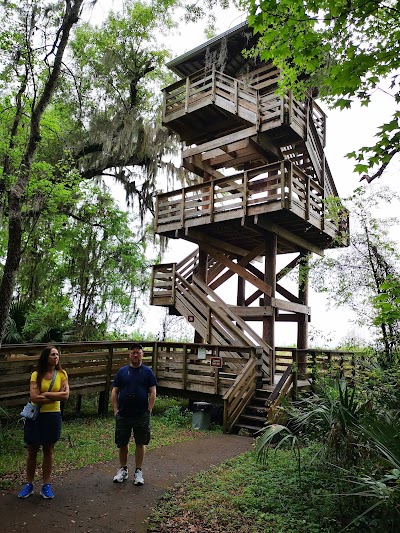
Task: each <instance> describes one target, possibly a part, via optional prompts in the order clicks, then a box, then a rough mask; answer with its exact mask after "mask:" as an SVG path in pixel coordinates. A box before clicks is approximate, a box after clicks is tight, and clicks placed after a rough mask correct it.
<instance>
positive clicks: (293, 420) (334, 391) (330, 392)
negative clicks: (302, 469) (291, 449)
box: [256, 378, 369, 466]
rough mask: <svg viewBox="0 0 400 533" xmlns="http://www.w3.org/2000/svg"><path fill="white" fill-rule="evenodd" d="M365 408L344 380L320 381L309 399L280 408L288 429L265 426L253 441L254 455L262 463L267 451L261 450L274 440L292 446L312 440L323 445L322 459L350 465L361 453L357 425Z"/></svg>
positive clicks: (367, 405) (361, 447) (366, 408)
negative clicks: (283, 411)
mask: <svg viewBox="0 0 400 533" xmlns="http://www.w3.org/2000/svg"><path fill="white" fill-rule="evenodd" d="M368 407H369V402H366V403H364V404H360V403H359V402H358V401H357V399H356V394H355V389H354V388H353V387H351V386H350V385H349V384H348V383H347V381H346V380H344V379H339V378H338V379H334V380H331V379H329V380H328V379H327V380H324V381H321V382H320V383H319V384H318V385H317V387H316V391H315V393H314V394H313V395H312V396H310V397H306V398H304V399H303V400H302V401H300V402H298V403H297V404H296V405H290V404H289V405H287V406H286V407H284V409H285V415H286V417H287V419H288V424H287V425H288V427H290V430H289V429H288V427H286V426H279V425H270V426H267V428H266V429H265V430H264V432H263V434H262V435H261V436H260V437H259V439H258V441H257V445H256V450H257V456H258V458H259V459H260V461H261V462H263V461H265V458H266V455H265V454H266V453H267V452H264V451H263V449H264V448H266V447H268V446H269V445H270V444H271V443H272V442H276V441H277V440H279V441H282V443H284V442H288V441H291V443H292V446H293V445H294V444H293V443H296V444H297V443H298V440H299V439H302V438H307V439H310V438H314V439H316V440H317V441H319V442H320V443H322V444H323V446H322V448H321V450H322V451H323V452H324V453H325V456H326V459H329V460H330V461H331V462H333V463H335V464H338V465H340V466H346V464H354V463H355V462H357V461H358V459H359V458H360V457H361V456H362V455H363V454H364V450H363V443H362V442H361V440H360V432H359V430H358V424H359V422H360V420H361V419H362V417H363V416H364V415H365V413H366V412H367V410H368ZM279 436H280V437H283V438H280V437H279Z"/></svg>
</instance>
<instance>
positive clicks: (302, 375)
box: [275, 347, 359, 392]
mask: <svg viewBox="0 0 400 533" xmlns="http://www.w3.org/2000/svg"><path fill="white" fill-rule="evenodd" d="M358 364H359V362H357V361H356V358H355V354H354V352H348V351H342V350H323V349H315V348H308V349H299V348H280V347H277V348H275V365H276V366H275V373H276V374H277V375H280V374H284V373H285V371H286V369H287V368H288V367H289V366H291V365H293V371H294V372H293V379H294V389H295V392H296V389H297V388H298V383H297V382H298V381H301V382H302V385H303V388H304V386H308V387H311V385H312V383H313V382H315V378H316V376H317V374H318V373H320V374H324V375H330V376H332V377H333V376H337V375H340V376H343V377H346V378H349V379H352V378H353V377H354V375H355V373H356V371H357V366H358Z"/></svg>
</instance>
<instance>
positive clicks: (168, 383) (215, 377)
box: [0, 341, 255, 413]
mask: <svg viewBox="0 0 400 533" xmlns="http://www.w3.org/2000/svg"><path fill="white" fill-rule="evenodd" d="M130 344H131V342H128V341H115V342H86V343H59V344H56V346H57V348H58V350H59V352H60V354H61V358H60V360H61V365H62V367H63V368H64V369H65V370H66V372H67V373H68V376H69V383H70V389H71V395H72V396H74V395H75V396H80V395H84V394H88V393H100V402H99V412H103V413H104V412H106V411H107V408H108V402H109V392H110V388H111V386H112V381H113V379H114V376H115V374H116V372H117V370H118V369H119V368H120V367H121V366H123V365H125V364H128V347H129V345H130ZM45 346H46V345H43V344H36V345H8V346H7V345H3V346H2V347H1V349H0V355H1V356H2V358H1V359H0V407H2V406H3V407H6V406H13V405H23V404H24V403H25V402H26V401H27V400H28V396H29V378H30V375H31V372H32V371H33V370H34V367H35V365H36V363H37V360H38V358H39V354H40V352H41V351H42V349H43V348H44V347H45ZM142 346H143V350H144V358H143V362H144V364H146V365H148V366H150V367H151V368H152V369H153V371H154V373H155V375H156V377H157V382H158V386H159V387H160V388H165V389H173V390H176V391H178V390H180V391H186V392H193V393H198V394H201V395H204V394H206V395H213V396H219V397H222V396H223V395H224V394H225V393H226V392H227V390H229V388H230V387H231V386H232V385H233V384H234V383H235V380H236V378H237V376H238V375H240V374H241V372H242V369H243V368H244V367H246V365H247V362H248V360H249V358H250V357H251V356H252V354H254V353H255V348H253V347H249V346H217V345H212V344H207V345H203V344H194V343H193V344H191V343H169V342H143V343H142Z"/></svg>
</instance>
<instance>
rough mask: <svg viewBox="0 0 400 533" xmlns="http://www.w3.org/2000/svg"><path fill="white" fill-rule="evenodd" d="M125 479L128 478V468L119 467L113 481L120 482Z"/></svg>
mask: <svg viewBox="0 0 400 533" xmlns="http://www.w3.org/2000/svg"><path fill="white" fill-rule="evenodd" d="M125 479H128V469H127V468H124V467H121V468H120V469H119V470H118V472H117V473H116V475H115V476H114V479H113V481H114V483H122V482H123V481H125Z"/></svg>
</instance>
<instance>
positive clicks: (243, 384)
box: [223, 352, 261, 433]
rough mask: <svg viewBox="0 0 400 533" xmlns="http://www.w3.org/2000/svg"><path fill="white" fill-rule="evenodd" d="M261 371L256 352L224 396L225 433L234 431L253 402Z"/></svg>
mask: <svg viewBox="0 0 400 533" xmlns="http://www.w3.org/2000/svg"><path fill="white" fill-rule="evenodd" d="M257 367H258V370H257ZM260 370H261V368H260V363H259V361H257V357H256V353H255V352H254V353H253V354H252V357H251V358H250V359H249V361H248V362H247V364H246V366H245V367H244V368H243V370H242V372H241V373H240V374H239V375H238V376H237V378H236V380H235V382H234V383H233V385H232V386H231V387H230V389H229V390H228V391H227V392H226V394H225V395H224V397H223V400H224V432H225V433H229V432H230V431H231V430H232V428H233V426H234V425H235V423H236V421H237V420H238V419H239V417H240V415H241V414H242V413H243V411H244V410H245V408H246V406H247V405H248V404H249V403H250V402H251V400H252V398H253V396H254V393H255V391H256V387H257V379H258V378H259V376H260Z"/></svg>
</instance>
